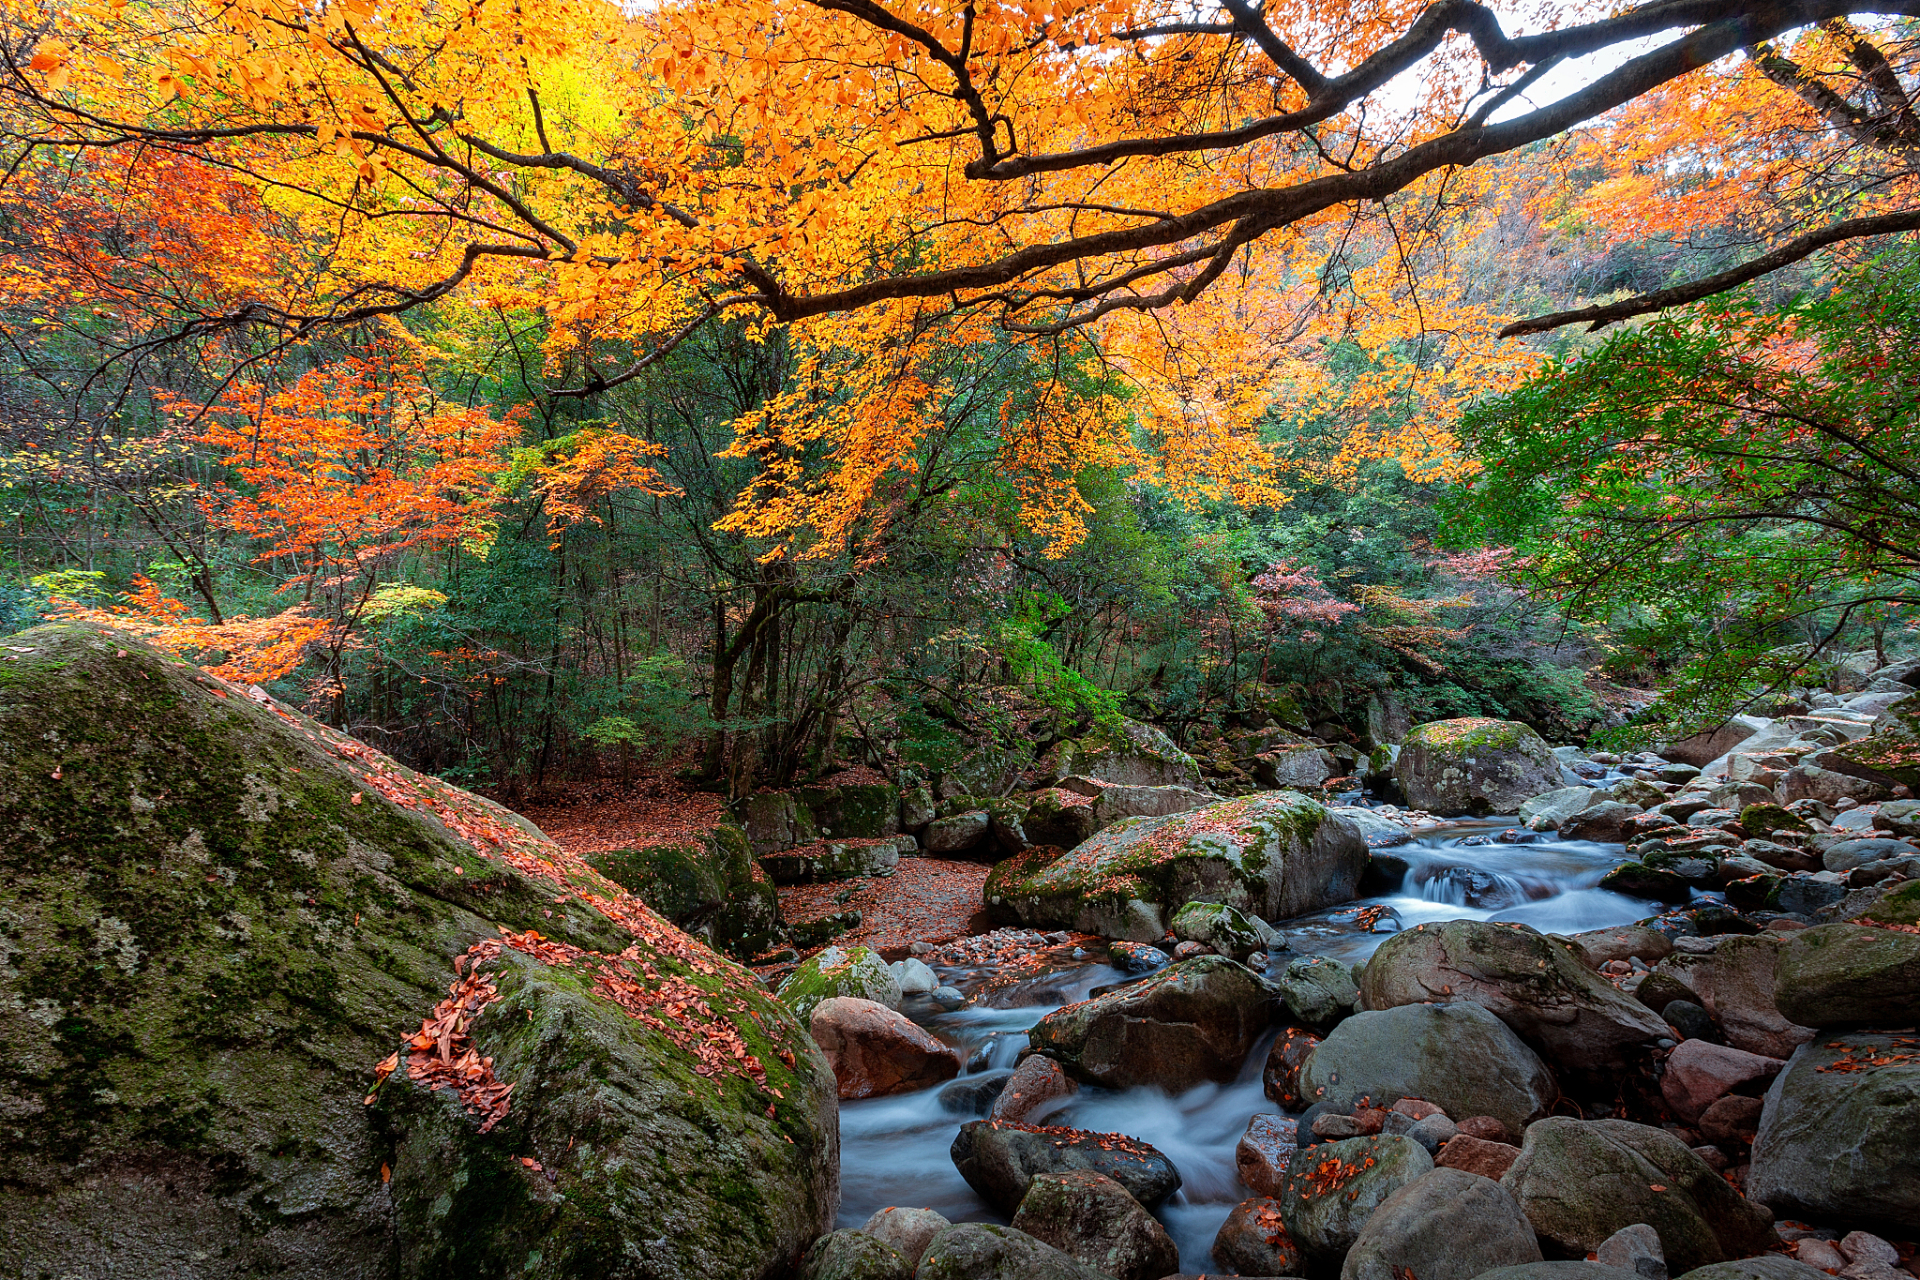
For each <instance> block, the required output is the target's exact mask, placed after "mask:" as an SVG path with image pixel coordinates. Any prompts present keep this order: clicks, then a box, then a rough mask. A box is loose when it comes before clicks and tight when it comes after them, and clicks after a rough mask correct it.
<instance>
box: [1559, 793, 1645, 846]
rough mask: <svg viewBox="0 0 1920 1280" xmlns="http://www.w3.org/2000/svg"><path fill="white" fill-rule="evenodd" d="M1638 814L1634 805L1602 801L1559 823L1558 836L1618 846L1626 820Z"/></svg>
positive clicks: (1624, 831)
mask: <svg viewBox="0 0 1920 1280" xmlns="http://www.w3.org/2000/svg"><path fill="white" fill-rule="evenodd" d="M1639 812H1640V810H1639V809H1638V808H1637V807H1636V806H1634V805H1630V804H1621V803H1620V802H1619V801H1618V800H1603V801H1601V802H1600V803H1599V804H1594V805H1588V806H1587V807H1586V808H1585V809H1582V810H1581V811H1580V812H1579V813H1576V814H1574V815H1573V816H1572V817H1571V818H1568V819H1567V820H1566V821H1565V822H1563V823H1561V824H1560V836H1561V838H1562V839H1565V840H1595V841H1598V842H1600V843H1602V844H1618V843H1619V842H1620V840H1621V839H1622V838H1623V837H1624V835H1625V834H1626V827H1627V820H1628V819H1629V818H1632V817H1633V816H1634V815H1635V814H1637V813H1639Z"/></svg>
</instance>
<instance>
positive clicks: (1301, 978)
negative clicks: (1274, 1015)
mask: <svg viewBox="0 0 1920 1280" xmlns="http://www.w3.org/2000/svg"><path fill="white" fill-rule="evenodd" d="M1274 985H1275V986H1277V987H1278V988H1279V989H1280V998H1281V999H1282V1000H1284V1001H1285V1002H1286V1006H1287V1011H1288V1012H1289V1013H1291V1014H1293V1016H1294V1017H1296V1018H1298V1019H1299V1020H1300V1021H1301V1022H1303V1023H1305V1024H1306V1025H1307V1026H1309V1027H1312V1028H1314V1029H1315V1030H1320V1031H1324V1030H1326V1029H1327V1028H1328V1027H1331V1026H1334V1025H1335V1024H1337V1023H1338V1022H1339V1021H1340V1020H1341V1019H1342V1018H1345V1017H1347V1016H1348V1015H1349V1014H1351V1013H1352V1012H1353V1010H1354V1003H1355V1001H1357V1000H1358V999H1359V998H1360V989H1359V988H1358V987H1357V986H1355V985H1354V981H1353V969H1352V967H1351V966H1350V965H1348V964H1346V963H1345V962H1344V961H1340V960H1335V959H1333V958H1332V957H1330V956H1303V957H1301V958H1300V959H1298V960H1295V961H1293V962H1292V963H1290V964H1289V965H1287V967H1286V969H1285V970H1283V971H1282V972H1281V974H1280V977H1279V978H1278V980H1277V981H1276V982H1275V984H1274Z"/></svg>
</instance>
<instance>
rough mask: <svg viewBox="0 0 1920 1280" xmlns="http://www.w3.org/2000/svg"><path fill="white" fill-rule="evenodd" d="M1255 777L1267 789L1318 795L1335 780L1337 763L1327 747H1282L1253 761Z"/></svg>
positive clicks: (1267, 752) (1257, 756) (1265, 752)
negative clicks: (1320, 789) (1284, 789)
mask: <svg viewBox="0 0 1920 1280" xmlns="http://www.w3.org/2000/svg"><path fill="white" fill-rule="evenodd" d="M1253 776H1254V777H1255V778H1256V779H1258V780H1259V782H1260V785H1261V786H1263V787H1271V788H1274V789H1280V788H1292V789H1294V790H1297V791H1314V790H1317V789H1318V788H1319V787H1320V786H1321V784H1323V783H1324V782H1326V780H1327V779H1328V778H1331V777H1333V776H1334V760H1333V757H1332V755H1331V754H1329V753H1328V751H1327V750H1326V748H1324V747H1315V746H1297V747H1278V748H1276V749H1274V750H1272V751H1262V752H1261V753H1259V754H1258V755H1256V756H1255V757H1254V758H1253Z"/></svg>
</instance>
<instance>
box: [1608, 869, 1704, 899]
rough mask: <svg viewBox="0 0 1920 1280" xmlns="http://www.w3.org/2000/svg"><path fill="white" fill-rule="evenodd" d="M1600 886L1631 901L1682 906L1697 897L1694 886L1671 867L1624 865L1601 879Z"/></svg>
mask: <svg viewBox="0 0 1920 1280" xmlns="http://www.w3.org/2000/svg"><path fill="white" fill-rule="evenodd" d="M1600 887H1601V888H1602V889H1606V890H1608V891H1610V892H1612V893H1623V894H1625V895H1626V896H1627V897H1629V898H1651V899H1652V900H1653V901H1655V902H1671V903H1676V904H1678V903H1682V902H1688V901H1690V900H1691V899H1692V898H1693V883H1692V882H1691V881H1690V880H1688V879H1687V878H1686V877H1685V876H1683V875H1681V874H1680V873H1679V872H1678V871H1676V870H1674V869H1673V868H1671V867H1665V866H1658V867H1656V866H1650V865H1648V864H1647V863H1644V862H1623V863H1621V864H1620V865H1619V866H1617V867H1615V868H1613V869H1612V870H1611V871H1609V872H1607V874H1606V875H1604V876H1602V877H1601V878H1600Z"/></svg>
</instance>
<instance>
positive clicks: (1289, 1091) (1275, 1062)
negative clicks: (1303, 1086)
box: [1260, 1027, 1320, 1111]
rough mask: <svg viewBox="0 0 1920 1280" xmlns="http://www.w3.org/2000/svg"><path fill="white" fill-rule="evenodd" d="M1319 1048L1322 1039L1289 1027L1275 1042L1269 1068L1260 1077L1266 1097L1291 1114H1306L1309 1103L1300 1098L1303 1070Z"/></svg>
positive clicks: (1268, 1059) (1269, 1058)
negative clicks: (1301, 1112) (1294, 1112)
mask: <svg viewBox="0 0 1920 1280" xmlns="http://www.w3.org/2000/svg"><path fill="white" fill-rule="evenodd" d="M1319 1047H1320V1037H1319V1036H1317V1035H1315V1034H1313V1032H1311V1031H1302V1030H1301V1029H1300V1028H1299V1027H1288V1028H1287V1029H1286V1030H1285V1031H1282V1032H1281V1033H1280V1038H1279V1039H1277V1040H1275V1041H1274V1042H1273V1049H1272V1050H1271V1051H1270V1052H1269V1053H1268V1054H1267V1065H1266V1068H1265V1069H1264V1070H1263V1071H1262V1072H1261V1073H1260V1079H1261V1082H1262V1083H1263V1084H1264V1085H1265V1086H1266V1090H1267V1096H1268V1097H1269V1098H1272V1099H1273V1100H1274V1101H1275V1102H1277V1103H1279V1104H1280V1105H1281V1106H1283V1107H1285V1108H1286V1109H1287V1110H1288V1111H1305V1110H1306V1109H1307V1100H1306V1099H1305V1098H1303V1097H1302V1096H1301V1095H1300V1069H1301V1068H1302V1067H1304V1066H1306V1065H1307V1059H1308V1058H1310V1057H1312V1056H1313V1051H1314V1050H1315V1049H1317V1048H1319Z"/></svg>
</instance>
